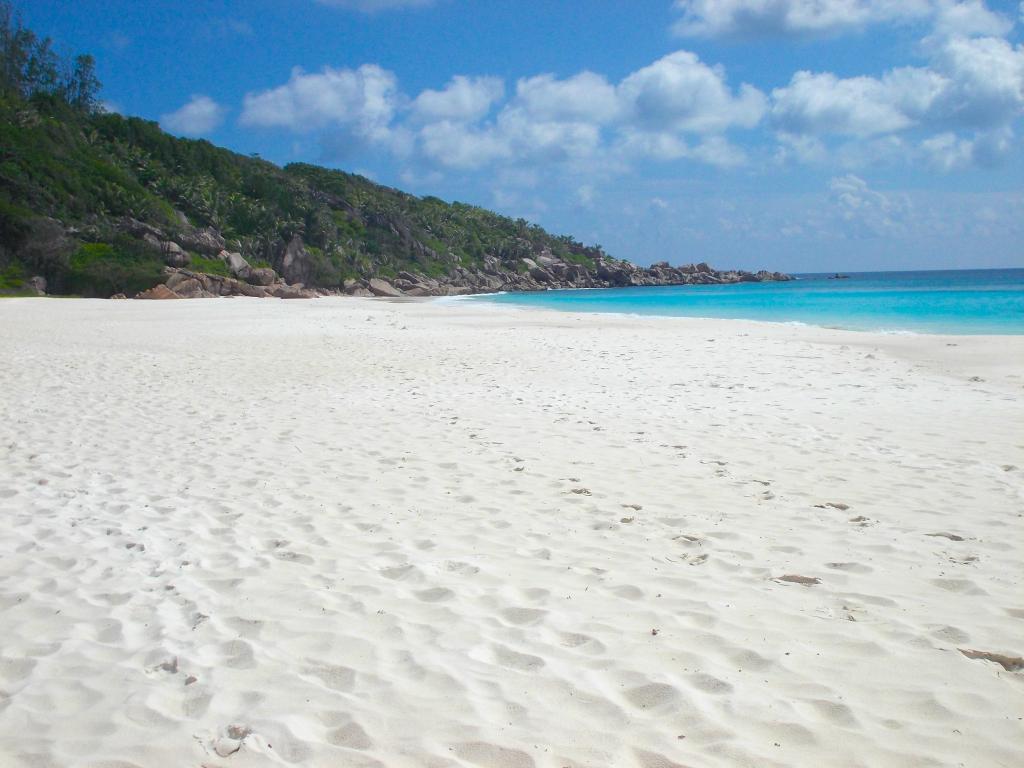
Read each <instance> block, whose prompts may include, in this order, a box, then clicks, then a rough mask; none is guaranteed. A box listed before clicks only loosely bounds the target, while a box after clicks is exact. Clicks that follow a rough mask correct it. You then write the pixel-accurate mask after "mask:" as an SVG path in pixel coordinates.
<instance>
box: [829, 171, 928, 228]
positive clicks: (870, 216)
mask: <svg viewBox="0 0 1024 768" xmlns="http://www.w3.org/2000/svg"><path fill="white" fill-rule="evenodd" d="M829 191H830V194H831V199H832V203H833V205H834V206H835V209H836V211H837V212H838V214H839V216H840V218H841V219H842V220H843V221H845V222H846V223H847V224H848V225H849V226H847V227H846V228H845V232H846V233H847V234H848V235H853V236H862V237H863V236H878V235H885V234H890V233H891V232H892V231H893V230H896V229H899V228H900V227H901V226H902V224H903V222H904V219H905V218H906V216H907V214H908V213H909V211H910V203H909V201H908V200H907V199H906V198H904V197H902V196H890V195H886V194H884V193H882V192H876V191H875V190H873V189H871V188H870V187H869V186H868V184H867V182H866V181H864V179H862V178H860V177H859V176H854V175H853V174H847V175H846V176H839V177H836V178H833V179H832V180H831V181H830V182H829Z"/></svg>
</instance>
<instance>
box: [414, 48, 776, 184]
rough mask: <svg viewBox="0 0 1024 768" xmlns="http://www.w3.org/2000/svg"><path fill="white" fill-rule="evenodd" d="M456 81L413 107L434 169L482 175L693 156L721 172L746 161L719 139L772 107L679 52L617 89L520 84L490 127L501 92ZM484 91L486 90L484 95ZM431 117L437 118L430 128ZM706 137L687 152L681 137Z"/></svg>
mask: <svg viewBox="0 0 1024 768" xmlns="http://www.w3.org/2000/svg"><path fill="white" fill-rule="evenodd" d="M479 86H480V83H479V81H473V80H471V79H469V78H464V77H463V78H455V79H453V81H452V82H451V83H449V85H448V86H447V87H446V88H445V89H444V90H443V91H426V92H424V93H423V94H420V96H419V97H417V99H416V101H415V102H414V103H413V115H414V116H415V117H416V118H417V119H418V120H420V121H421V122H425V124H424V125H423V126H422V128H421V129H420V132H419V136H420V147H421V150H422V154H423V156H424V157H425V159H427V160H428V161H429V162H432V163H436V164H439V165H443V166H448V167H451V168H460V169H475V168H480V167H483V166H486V165H491V164H495V163H510V162H519V163H533V164H549V165H550V164H570V165H572V164H576V165H579V164H581V163H584V162H586V161H594V160H595V159H597V158H600V161H601V164H602V166H603V167H611V166H615V165H621V161H622V160H623V159H626V158H634V159H635V158H653V159H656V160H663V161H667V160H674V159H679V158H689V159H693V160H697V161H700V162H704V163H710V164H713V165H717V166H719V167H734V166H736V165H739V164H741V163H743V162H744V161H745V159H746V158H745V155H744V153H743V152H742V151H741V150H740V149H739V148H738V147H735V146H733V145H732V144H730V143H729V142H727V141H726V140H724V139H722V138H719V137H718V134H720V133H722V132H723V131H726V130H728V129H729V128H732V127H737V126H738V127H752V126H753V125H755V124H756V123H757V122H758V121H759V120H760V118H761V115H762V114H763V112H764V109H765V101H766V100H765V97H764V95H763V94H762V93H761V92H760V91H758V90H756V89H755V88H752V87H750V86H746V85H744V86H741V87H740V88H739V90H738V91H737V92H735V93H734V92H733V90H732V89H730V87H729V85H728V83H727V82H726V78H725V73H724V71H723V70H722V69H721V68H717V67H709V66H707V65H706V64H704V63H703V62H701V61H700V59H699V58H698V57H697V56H696V55H695V54H693V53H689V52H687V51H679V52H677V53H674V54H671V55H669V56H665V57H664V58H662V59H659V60H658V61H655V62H654V63H652V64H651V65H649V66H647V67H643V68H642V69H639V70H637V71H636V72H633V73H632V74H630V75H628V76H627V77H626V78H624V79H623V80H622V82H620V83H619V84H618V85H613V84H612V83H609V82H608V80H607V79H606V78H604V77H603V76H601V75H598V74H595V73H593V72H588V71H583V72H580V73H578V74H576V75H573V76H571V77H567V78H564V79H559V78H556V77H555V76H554V75H551V74H543V75H537V76H535V77H530V78H523V79H520V80H519V81H518V82H517V83H516V90H515V94H514V95H513V97H512V98H511V100H510V101H509V102H508V103H506V104H505V106H504V107H503V108H502V109H501V110H500V111H499V112H498V114H497V116H496V117H495V119H494V120H493V121H491V122H488V123H486V124H483V125H480V124H474V123H473V122H472V118H473V117H478V118H480V117H483V116H485V115H486V114H487V113H488V112H489V110H490V105H491V102H492V99H493V96H494V93H495V89H494V88H488V89H483V88H480V87H479ZM481 92H482V93H481ZM431 114H433V115H434V116H436V117H437V118H438V119H435V120H433V121H428V120H426V118H427V117H428V116H429V115H431ZM687 133H689V134H698V135H703V136H705V137H706V138H704V139H703V140H702V141H700V142H699V143H697V144H696V145H695V146H690V144H688V143H687V141H686V139H685V138H684V137H683V134H687Z"/></svg>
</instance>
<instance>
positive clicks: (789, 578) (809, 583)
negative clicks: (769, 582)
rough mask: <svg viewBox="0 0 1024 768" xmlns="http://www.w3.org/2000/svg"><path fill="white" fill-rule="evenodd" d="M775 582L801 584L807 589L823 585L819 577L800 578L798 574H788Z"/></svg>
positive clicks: (779, 577)
mask: <svg viewBox="0 0 1024 768" xmlns="http://www.w3.org/2000/svg"><path fill="white" fill-rule="evenodd" d="M775 581H782V582H786V583H789V584H801V585H803V586H805V587H813V586H814V585H815V584H821V579H819V578H818V577H817V576H800V575H799V574H796V573H788V574H786V575H785V576H777V577H776V578H775Z"/></svg>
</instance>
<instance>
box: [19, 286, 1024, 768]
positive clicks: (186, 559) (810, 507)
mask: <svg viewBox="0 0 1024 768" xmlns="http://www.w3.org/2000/svg"><path fill="white" fill-rule="evenodd" d="M951 345H956V346H951ZM0 359H2V360H3V366H2V368H0V405H2V409H3V418H2V419H0V766H3V767H4V768H8V767H11V768H20V767H21V766H32V767H33V768H43V767H44V766H60V767H61V768H63V767H64V766H75V767H82V768H84V767H86V766H88V767H89V768H133V767H138V768H151V767H153V766H158V767H159V766H174V767H178V766H271V765H274V766H277V765H298V766H438V767H439V766H491V767H496V768H526V767H528V766H541V767H544V768H548V767H550V768H560V767H561V766H573V767H574V768H575V767H577V766H595V767H597V766H640V767H642V768H668V767H670V766H677V765H683V766H693V767H694V768H697V767H702V766H758V767H761V766H782V765H789V766H970V767H972V768H973V767H974V766H1019V765H1022V764H1024V720H1022V717H1024V670H1021V669H1016V664H1015V663H1014V662H1013V660H1012V658H1004V659H1002V660H1001V661H1002V663H1000V660H999V659H997V660H996V661H992V660H987V659H986V658H984V657H982V658H968V656H966V655H964V654H963V653H962V652H961V650H960V649H963V650H966V651H979V652H982V653H996V654H1003V655H1004V656H1005V657H1019V656H1022V655H1024V517H1022V515H1024V398H1022V394H1024V338H1022V337H1016V338H1007V337H1004V338H995V337H988V338H986V337H938V336H932V337H924V336H917V337H899V336H881V335H873V334H863V333H850V332H842V331H829V330H824V329H810V328H800V327H790V326H784V325H771V324H758V323H746V322H737V321H703V320H684V319H638V318H629V317H616V316H599V315H572V314H555V313H548V312H543V311H535V310H521V309H511V308H507V307H494V306H480V305H475V304H470V303H466V302H418V303H407V302H402V303H396V302H387V301H384V300H366V299H323V300H316V301H296V302H284V301H276V300H259V299H252V300H248V299H233V300H229V299H223V300H208V301H181V302H130V301H127V302H104V301H85V300H52V299H28V300H5V301H0ZM786 577H796V578H793V579H790V580H786ZM814 580H818V581H814ZM801 582H804V583H801ZM1004 667H1006V668H1004Z"/></svg>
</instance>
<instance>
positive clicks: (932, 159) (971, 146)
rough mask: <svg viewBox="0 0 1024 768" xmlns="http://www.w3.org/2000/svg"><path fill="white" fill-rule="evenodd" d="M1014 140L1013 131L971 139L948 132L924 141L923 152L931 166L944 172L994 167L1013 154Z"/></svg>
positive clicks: (1001, 129)
mask: <svg viewBox="0 0 1024 768" xmlns="http://www.w3.org/2000/svg"><path fill="white" fill-rule="evenodd" d="M1013 139H1014V136H1013V131H1012V130H1011V129H1010V128H1009V127H1003V128H997V129H995V130H991V131H986V132H983V133H978V134H975V135H974V136H972V137H971V138H964V137H962V136H958V135H957V134H955V133H953V132H952V131H947V132H945V133H940V134H937V135H935V136H932V137H930V138H928V139H925V140H924V141H922V142H921V145H920V147H919V150H920V152H921V154H922V156H923V158H924V160H925V162H926V163H927V164H928V165H929V166H931V167H932V168H934V169H935V170H938V171H942V172H949V171H956V170H960V169H962V168H966V167H968V166H971V165H980V166H983V167H992V166H995V165H998V164H999V163H1000V162H1001V161H1002V160H1003V159H1004V158H1005V157H1006V156H1007V155H1008V154H1009V153H1010V151H1011V149H1012V147H1013Z"/></svg>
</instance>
